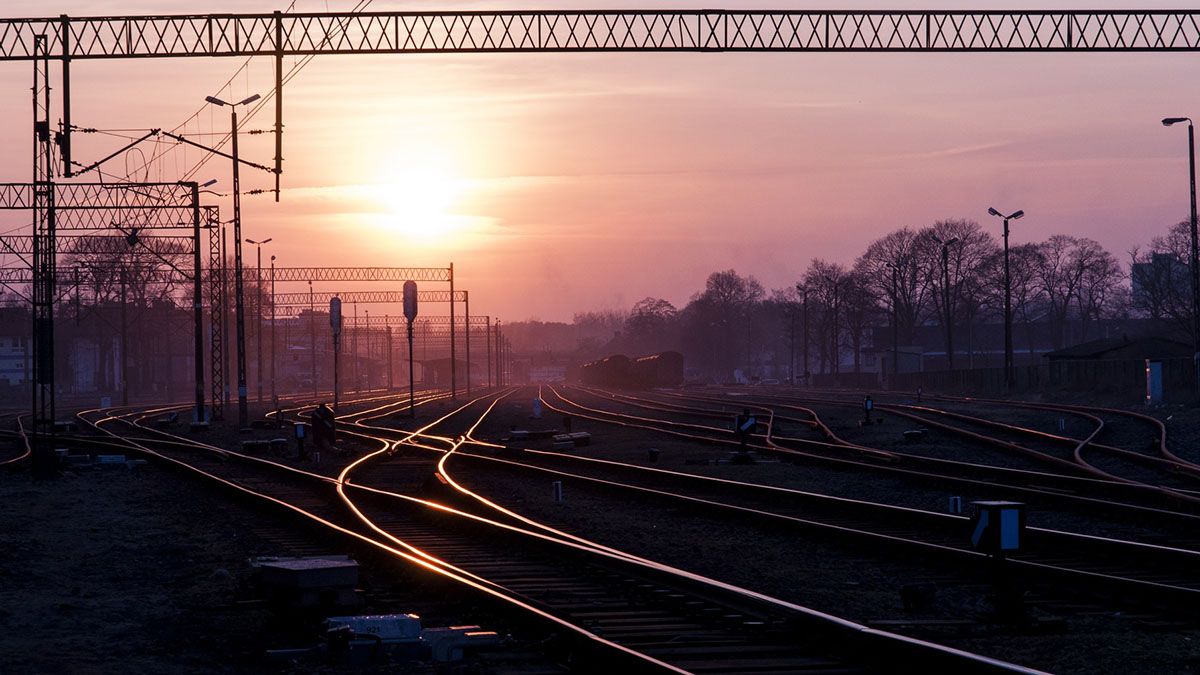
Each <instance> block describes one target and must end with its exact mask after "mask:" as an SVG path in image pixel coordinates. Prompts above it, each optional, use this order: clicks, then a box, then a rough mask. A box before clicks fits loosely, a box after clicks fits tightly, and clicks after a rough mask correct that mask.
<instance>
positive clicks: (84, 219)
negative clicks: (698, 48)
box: [0, 183, 193, 231]
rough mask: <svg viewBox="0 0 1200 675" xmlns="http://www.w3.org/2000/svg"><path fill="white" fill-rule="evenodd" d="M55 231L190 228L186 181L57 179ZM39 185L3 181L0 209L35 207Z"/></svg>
mask: <svg viewBox="0 0 1200 675" xmlns="http://www.w3.org/2000/svg"><path fill="white" fill-rule="evenodd" d="M53 188H54V190H53V197H54V212H55V220H56V223H55V224H56V229H57V230H58V231H63V230H109V229H113V228H115V227H121V228H125V229H131V228H132V229H138V230H147V229H188V230H190V229H192V228H193V223H192V208H193V205H192V189H191V187H190V184H187V183H54V184H53ZM35 198H36V190H35V184H32V183H0V210H4V211H32V210H33V209H34V201H35Z"/></svg>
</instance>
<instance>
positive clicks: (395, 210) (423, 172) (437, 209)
mask: <svg viewBox="0 0 1200 675" xmlns="http://www.w3.org/2000/svg"><path fill="white" fill-rule="evenodd" d="M375 190H376V196H377V198H378V199H379V201H380V203H381V206H382V207H383V209H382V211H383V213H382V214H381V215H382V222H381V224H382V225H383V226H384V227H385V228H387V229H389V230H391V231H394V232H396V233H397V234H401V235H403V236H404V237H406V238H408V239H411V240H415V241H420V242H424V243H447V242H448V241H450V240H453V238H454V237H455V236H456V235H458V234H460V233H461V231H462V229H463V227H464V224H465V223H466V222H467V221H468V220H469V219H468V218H466V217H464V216H462V215H459V214H456V213H454V209H455V207H456V206H457V205H458V202H459V200H460V199H461V198H462V197H463V195H464V193H465V191H466V181H464V180H463V179H461V178H459V177H456V176H454V175H453V174H451V173H450V172H448V171H445V170H441V169H438V168H433V167H431V168H422V169H412V170H406V171H400V172H397V173H396V174H395V175H393V176H392V177H391V178H390V179H389V180H388V181H387V182H386V183H382V184H380V185H377V186H376V187H375Z"/></svg>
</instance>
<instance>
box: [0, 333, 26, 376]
mask: <svg viewBox="0 0 1200 675" xmlns="http://www.w3.org/2000/svg"><path fill="white" fill-rule="evenodd" d="M28 354H29V340H28V339H26V338H24V337H16V336H7V337H0V382H6V383H8V384H9V385H12V386H17V385H20V384H25V383H26V382H28V381H29V356H28Z"/></svg>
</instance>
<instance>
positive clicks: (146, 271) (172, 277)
mask: <svg viewBox="0 0 1200 675" xmlns="http://www.w3.org/2000/svg"><path fill="white" fill-rule="evenodd" d="M189 252H190V251H189ZM142 260H143V261H148V262H151V264H150V265H135V266H132V267H131V266H129V265H119V264H96V265H92V264H87V265H78V266H75V267H61V266H60V267H58V269H57V280H56V281H55V285H64V284H72V285H73V284H74V283H75V279H78V278H79V275H81V274H82V275H86V276H87V277H88V278H89V279H90V281H92V282H95V283H110V282H111V281H112V280H113V279H115V278H116V275H117V274H118V273H119V272H120V271H121V270H122V269H125V270H131V269H132V270H136V272H137V275H138V276H137V280H138V283H142V284H170V283H178V282H179V281H180V279H181V278H182V277H181V275H180V273H179V272H177V271H175V270H173V269H171V268H169V267H166V266H165V265H163V264H158V265H155V264H153V260H152V259H147V258H143V259H142ZM218 279H219V277H218ZM31 283H33V274H32V273H31V272H30V270H29V268H27V267H5V268H2V269H0V285H13V286H17V285H21V284H31Z"/></svg>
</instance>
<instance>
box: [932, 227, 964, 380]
mask: <svg viewBox="0 0 1200 675" xmlns="http://www.w3.org/2000/svg"><path fill="white" fill-rule="evenodd" d="M933 240H934V241H936V242H937V243H939V244H941V245H942V296H943V298H944V302H945V305H946V365H947V369H948V370H954V318H953V317H952V316H951V315H950V310H951V307H950V247H951V246H953V245H955V244H957V243H958V237H955V238H953V239H949V240H945V241H943V240H942V239H941V237H938V236H937V235H936V234H935V235H933Z"/></svg>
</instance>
